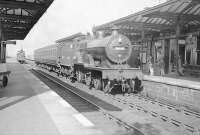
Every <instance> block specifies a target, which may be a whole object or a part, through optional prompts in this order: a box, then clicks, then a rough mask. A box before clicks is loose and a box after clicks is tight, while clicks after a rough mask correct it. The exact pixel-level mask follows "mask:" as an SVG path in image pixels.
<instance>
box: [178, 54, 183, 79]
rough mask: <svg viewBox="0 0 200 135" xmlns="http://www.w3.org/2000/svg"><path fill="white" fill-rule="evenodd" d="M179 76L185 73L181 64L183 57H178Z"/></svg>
mask: <svg viewBox="0 0 200 135" xmlns="http://www.w3.org/2000/svg"><path fill="white" fill-rule="evenodd" d="M178 74H179V75H180V76H183V75H184V73H183V67H182V63H181V57H180V56H178Z"/></svg>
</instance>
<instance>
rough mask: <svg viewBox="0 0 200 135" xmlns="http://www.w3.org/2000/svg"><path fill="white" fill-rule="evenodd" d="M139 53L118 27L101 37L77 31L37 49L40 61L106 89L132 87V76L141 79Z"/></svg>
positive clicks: (36, 53) (65, 74)
mask: <svg viewBox="0 0 200 135" xmlns="http://www.w3.org/2000/svg"><path fill="white" fill-rule="evenodd" d="M138 56H139V52H138V51H135V49H134V48H133V47H132V45H131V42H130V40H129V39H128V38H127V37H126V36H124V35H122V34H119V33H118V32H117V30H114V31H113V32H112V34H111V35H109V36H106V37H103V36H101V34H99V36H98V38H92V37H91V36H88V35H83V34H81V33H78V34H75V35H73V36H70V37H69V38H66V39H65V40H58V41H57V42H56V44H53V45H50V46H47V47H44V48H40V49H37V50H35V52H34V57H35V62H36V64H37V65H39V66H41V67H44V68H46V69H48V70H49V71H54V72H57V73H60V74H62V75H64V76H67V77H70V78H71V79H72V81H74V80H76V81H78V82H82V83H85V84H86V85H88V86H90V87H94V88H95V89H99V90H104V91H110V90H111V89H112V88H114V86H120V87H121V88H122V89H123V88H124V87H123V86H126V87H129V88H130V87H131V84H130V81H131V80H132V79H135V78H137V79H140V80H141V79H142V72H141V70H140V68H139V65H136V64H135V63H136V61H137V59H138ZM113 82H115V83H113Z"/></svg>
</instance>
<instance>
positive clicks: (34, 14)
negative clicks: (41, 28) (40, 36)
mask: <svg viewBox="0 0 200 135" xmlns="http://www.w3.org/2000/svg"><path fill="white" fill-rule="evenodd" d="M52 2H53V0H0V30H1V32H2V36H3V37H2V39H3V40H23V39H24V38H25V37H26V35H27V34H28V33H29V31H30V30H31V28H32V27H33V26H34V24H35V23H36V22H37V21H38V20H39V18H40V17H41V16H42V15H43V14H44V12H45V11H46V10H47V8H48V7H49V6H50V5H51V3H52Z"/></svg>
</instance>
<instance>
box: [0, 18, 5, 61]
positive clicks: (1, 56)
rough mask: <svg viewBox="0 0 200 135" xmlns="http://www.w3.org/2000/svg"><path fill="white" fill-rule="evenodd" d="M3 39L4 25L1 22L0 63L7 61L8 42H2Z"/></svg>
mask: <svg viewBox="0 0 200 135" xmlns="http://www.w3.org/2000/svg"><path fill="white" fill-rule="evenodd" d="M3 40H4V37H3V31H2V25H1V22H0V63H5V62H6V44H5V43H3V42H2V41H3Z"/></svg>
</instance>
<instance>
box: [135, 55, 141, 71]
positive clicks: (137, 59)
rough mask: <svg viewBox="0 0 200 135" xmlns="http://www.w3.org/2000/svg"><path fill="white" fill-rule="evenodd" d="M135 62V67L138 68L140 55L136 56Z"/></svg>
mask: <svg viewBox="0 0 200 135" xmlns="http://www.w3.org/2000/svg"><path fill="white" fill-rule="evenodd" d="M135 63H136V67H137V68H140V66H141V61H140V56H139V55H138V56H137V58H136V62H135Z"/></svg>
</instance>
